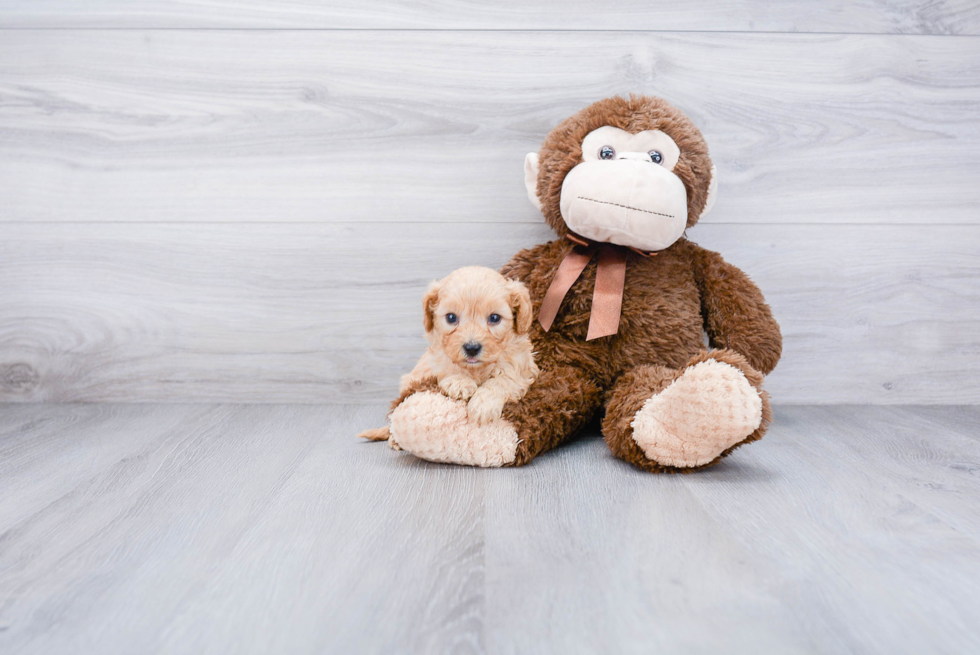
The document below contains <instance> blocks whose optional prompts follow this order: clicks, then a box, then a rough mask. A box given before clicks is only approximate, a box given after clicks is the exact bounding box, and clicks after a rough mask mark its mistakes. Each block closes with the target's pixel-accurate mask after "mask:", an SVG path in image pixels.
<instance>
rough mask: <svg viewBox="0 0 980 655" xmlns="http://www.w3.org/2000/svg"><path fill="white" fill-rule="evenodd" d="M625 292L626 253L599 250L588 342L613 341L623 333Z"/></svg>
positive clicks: (616, 250) (615, 249) (611, 248)
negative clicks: (595, 340) (615, 335)
mask: <svg viewBox="0 0 980 655" xmlns="http://www.w3.org/2000/svg"><path fill="white" fill-rule="evenodd" d="M625 288H626V251H625V249H622V248H614V247H611V246H601V247H600V248H599V265H598V267H597V269H596V275H595V291H594V292H593V294H592V312H591V315H590V316H589V334H588V336H586V337H585V340H586V341H592V340H593V339H598V338H599V337H609V336H612V335H614V334H616V333H617V332H619V319H620V315H621V314H622V311H623V290H624V289H625ZM549 291H550V290H549Z"/></svg>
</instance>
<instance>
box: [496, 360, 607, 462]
mask: <svg viewBox="0 0 980 655" xmlns="http://www.w3.org/2000/svg"><path fill="white" fill-rule="evenodd" d="M601 404H602V389H600V388H599V385H598V384H596V383H595V381H594V380H593V379H592V377H591V376H590V375H589V374H588V373H586V372H585V371H582V370H581V369H579V368H576V367H574V366H552V367H551V368H550V369H548V370H543V371H541V374H540V375H539V376H538V379H537V380H535V381H534V384H532V385H531V388H530V389H528V390H527V393H526V394H525V395H524V397H523V398H521V399H520V400H519V401H517V402H514V403H507V405H505V406H504V412H503V418H504V419H505V420H507V421H508V422H509V423H510V424H511V425H513V426H515V428H516V429H517V434H518V437H519V439H520V441H519V443H518V445H517V452H516V453H515V458H514V461H513V462H511V466H523V465H524V464H527V463H528V462H529V461H531V460H532V459H534V458H535V457H536V456H538V455H540V454H541V453H543V452H545V451H548V450H551V449H552V448H554V447H555V446H557V445H559V444H560V443H562V442H563V441H565V440H567V439H569V438H570V437H572V436H573V435H574V434H575V433H576V432H578V431H579V430H581V429H582V428H583V427H585V425H586V424H587V423H588V422H589V421H590V420H591V419H592V417H593V415H595V413H596V411H597V410H598V409H599V407H600V406H601Z"/></svg>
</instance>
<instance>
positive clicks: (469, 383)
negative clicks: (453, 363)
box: [439, 375, 477, 400]
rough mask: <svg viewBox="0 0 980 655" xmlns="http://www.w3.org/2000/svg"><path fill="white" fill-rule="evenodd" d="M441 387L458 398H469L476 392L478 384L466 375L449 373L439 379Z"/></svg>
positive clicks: (448, 394) (452, 396)
mask: <svg viewBox="0 0 980 655" xmlns="http://www.w3.org/2000/svg"><path fill="white" fill-rule="evenodd" d="M439 388H440V389H442V390H443V392H444V393H445V394H446V395H447V396H449V397H450V398H455V399H456V400H467V399H468V398H470V397H471V396H472V395H473V394H474V393H476V388H477V384H476V382H475V381H474V380H473V379H472V378H468V377H466V376H465V375H447V376H446V377H444V378H443V379H441V380H439Z"/></svg>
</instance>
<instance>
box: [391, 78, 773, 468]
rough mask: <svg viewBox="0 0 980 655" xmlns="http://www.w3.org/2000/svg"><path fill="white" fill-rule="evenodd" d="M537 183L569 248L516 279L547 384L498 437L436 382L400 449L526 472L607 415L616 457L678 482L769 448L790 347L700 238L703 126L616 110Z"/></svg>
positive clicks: (562, 142)
mask: <svg viewBox="0 0 980 655" xmlns="http://www.w3.org/2000/svg"><path fill="white" fill-rule="evenodd" d="M525 182H526V185H527V190H528V195H529V197H530V199H531V202H532V203H534V204H535V205H536V206H537V207H539V208H540V210H541V212H542V214H543V215H544V219H545V221H547V223H548V225H550V226H551V228H552V229H553V230H554V231H555V233H556V234H557V235H558V237H559V238H558V239H556V240H554V241H551V242H548V243H545V244H541V245H538V246H535V247H533V248H530V249H527V250H522V251H520V252H518V253H517V254H516V255H514V257H513V258H512V259H511V260H510V261H509V262H508V263H507V264H506V265H505V266H504V267H503V269H502V270H501V272H502V273H503V274H504V275H505V276H507V277H509V278H512V279H516V280H520V281H522V282H524V284H525V285H526V286H527V288H528V290H529V291H530V295H531V300H532V303H533V309H534V314H535V317H536V320H535V324H534V326H533V329H532V332H531V340H532V342H533V344H534V349H535V358H536V361H537V365H538V367H539V368H540V370H541V374H540V376H539V377H538V379H537V380H536V381H535V383H534V384H533V385H532V386H531V388H530V389H529V390H528V392H527V394H526V395H525V396H524V397H523V398H522V399H521V400H519V401H516V402H512V403H509V404H508V405H506V406H505V407H504V411H503V415H502V416H501V418H499V419H497V420H495V421H493V422H491V423H489V424H485V425H477V424H475V423H471V422H469V421H468V420H467V417H466V406H465V404H464V403H463V402H461V401H458V400H453V399H450V398H448V397H447V396H445V395H443V394H441V393H440V392H439V390H438V388H437V387H435V386H434V385H432V384H427V383H420V384H419V385H417V386H416V388H414V389H411V390H409V391H408V392H406V393H404V394H402V397H401V398H399V399H398V400H397V401H396V403H395V407H394V409H393V411H392V413H391V435H392V436H391V439H390V441H391V446H392V447H393V448H400V449H403V450H406V451H408V452H410V453H412V454H414V455H416V456H418V457H421V458H423V459H428V460H431V461H438V462H453V463H458V464H468V465H475V466H521V465H524V464H527V463H528V462H530V461H531V460H532V459H533V458H534V457H536V456H537V455H539V454H541V453H543V452H545V451H547V450H549V449H551V448H554V447H555V446H558V445H559V444H561V443H562V442H564V441H566V440H568V439H569V438H570V437H572V436H573V435H574V434H575V433H576V432H577V431H579V430H581V429H582V427H583V426H585V425H586V424H587V423H589V421H590V420H591V419H592V418H593V417H594V416H595V415H596V414H597V413H598V412H603V413H604V416H603V419H602V434H603V436H604V437H605V441H606V444H607V445H608V447H609V449H610V450H611V451H612V453H613V454H614V455H615V456H616V457H619V458H621V459H623V460H625V461H627V462H630V463H631V464H634V465H636V466H638V467H640V468H643V469H645V470H647V471H655V472H663V471H691V470H694V469H699V468H703V467H706V466H710V465H712V464H714V463H715V462H717V461H718V460H720V459H721V458H722V457H724V456H726V455H728V454H729V453H730V452H731V451H732V450H733V449H735V448H737V447H738V446H740V445H742V444H744V443H748V442H750V441H755V440H757V439H760V438H761V437H762V435H763V434H765V431H766V428H767V427H768V424H769V421H770V417H771V410H770V406H769V398H768V396H767V394H766V393H765V392H764V391H762V380H763V375H765V374H768V373H769V372H770V371H771V370H772V369H773V367H775V366H776V362H778V361H779V357H780V353H781V350H782V338H781V335H780V332H779V326H778V325H777V324H776V322H775V320H773V317H772V313H771V312H770V310H769V306H768V305H767V304H766V301H765V299H764V298H763V296H762V292H761V291H759V289H758V287H756V286H755V284H753V283H752V282H751V281H750V280H749V278H748V277H747V276H746V275H745V273H743V272H742V271H741V270H739V269H738V268H736V267H734V266H732V265H731V264H728V263H726V262H725V261H724V260H723V259H722V258H721V256H720V255H718V254H717V253H715V252H711V251H710V250H705V249H704V248H701V247H699V246H698V245H696V244H694V243H692V242H691V241H688V240H687V239H686V238H685V230H686V229H687V228H689V227H691V226H693V225H694V224H695V223H697V222H698V219H699V218H701V216H703V215H704V214H705V213H706V212H707V211H708V210H709V209H710V208H711V205H712V203H713V202H714V196H715V190H716V189H717V182H716V177H715V169H714V167H713V166H712V164H711V159H710V158H709V157H708V148H707V145H706V144H705V141H704V138H703V137H702V136H701V133H700V131H699V130H698V129H697V128H696V127H695V126H694V124H693V123H691V121H690V120H689V119H688V118H687V117H686V116H685V115H684V114H683V113H681V112H680V111H679V110H677V109H675V108H674V107H673V106H671V105H670V104H668V103H667V102H665V101H664V100H661V99H659V98H655V97H649V96H631V97H630V98H628V99H627V98H620V97H615V98H607V99H605V100H600V101H599V102H596V103H595V104H593V105H591V106H589V107H586V108H585V109H583V110H582V111H580V112H579V113H577V114H575V115H574V116H572V117H570V118H567V119H566V120H564V121H563V122H562V123H561V124H559V125H558V126H557V127H556V128H555V129H554V130H553V131H552V132H551V134H549V135H548V137H547V139H545V142H544V144H543V145H542V147H541V151H540V153H538V154H535V153H531V154H529V155H528V156H527V159H526V161H525ZM433 319H434V320H440V319H441V317H433ZM703 332H706V333H707V335H708V342H709V344H710V348H711V349H710V350H708V349H706V347H705V345H704V337H703Z"/></svg>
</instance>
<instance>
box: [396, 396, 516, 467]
mask: <svg viewBox="0 0 980 655" xmlns="http://www.w3.org/2000/svg"><path fill="white" fill-rule="evenodd" d="M389 442H390V444H391V446H392V447H393V448H394V447H400V448H401V449H402V450H407V451H408V452H410V453H412V454H413V455H415V456H416V457H419V458H421V459H427V460H429V461H430V462H446V463H450V464H465V465H467V466H483V467H497V466H504V465H505V464H510V463H511V462H513V461H514V457H515V454H516V453H517V431H516V430H515V429H514V426H512V425H511V424H510V423H509V422H507V421H505V420H503V419H497V420H495V421H492V422H490V423H487V424H486V425H482V426H481V425H476V424H474V423H470V422H469V421H468V420H467V418H466V403H464V402H460V401H458V400H452V399H450V398H447V397H446V396H444V395H442V394H440V393H434V392H432V391H425V392H421V393H416V394H413V395H412V396H409V397H408V398H406V399H405V401H404V402H403V403H402V404H401V405H399V406H398V407H397V408H395V411H393V412H392V413H391V438H390V439H389Z"/></svg>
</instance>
